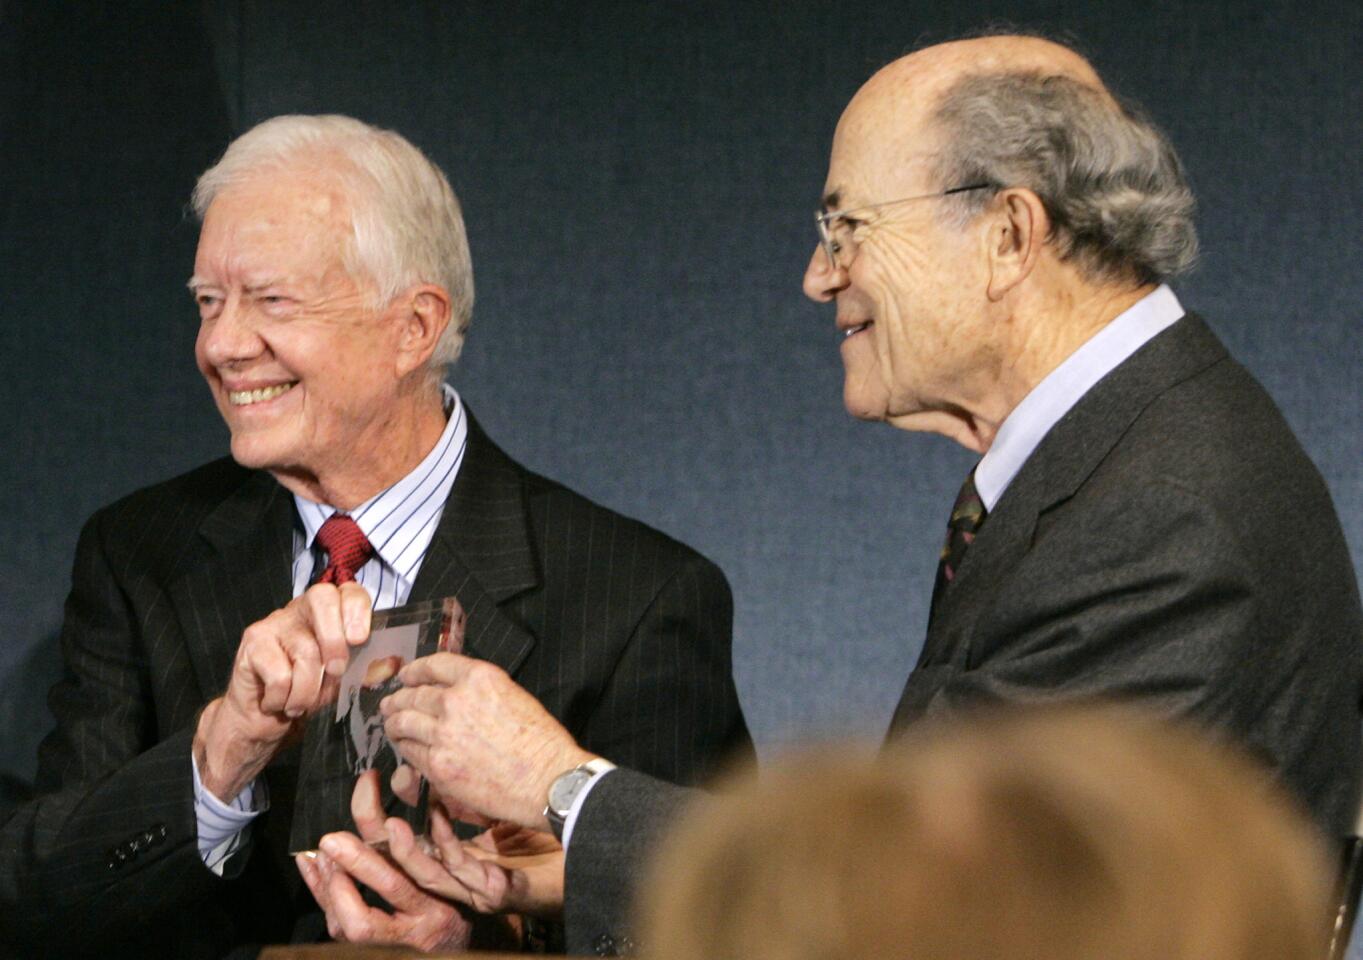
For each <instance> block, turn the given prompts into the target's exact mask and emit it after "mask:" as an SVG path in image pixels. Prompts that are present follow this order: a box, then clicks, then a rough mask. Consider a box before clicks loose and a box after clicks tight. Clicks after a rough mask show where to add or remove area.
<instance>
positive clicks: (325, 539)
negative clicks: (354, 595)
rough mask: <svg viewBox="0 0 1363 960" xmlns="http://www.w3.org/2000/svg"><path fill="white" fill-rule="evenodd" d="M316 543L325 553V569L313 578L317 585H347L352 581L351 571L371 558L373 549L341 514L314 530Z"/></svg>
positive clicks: (354, 524) (356, 525)
mask: <svg viewBox="0 0 1363 960" xmlns="http://www.w3.org/2000/svg"><path fill="white" fill-rule="evenodd" d="M317 542H318V543H320V544H321V545H322V549H323V550H325V551H326V552H327V568H326V569H325V570H323V571H322V575H321V576H320V577H318V578H317V582H318V583H334V584H337V585H338V586H339V585H340V584H342V583H349V582H350V581H352V580H354V579H355V571H356V570H359V569H360V567H362V566H364V564H365V561H366V560H368V559H369V558H370V557H372V556H373V555H374V546H373V544H371V543H370V542H369V538H368V537H366V536H365V535H364V531H363V530H361V529H360V525H359V524H357V523H356V522H355V521H354V520H352V519H350V517H348V516H346V515H345V514H343V513H333V514H332V515H331V516H330V517H328V518H327V522H326V523H324V524H322V528H321V529H320V530H318V531H317Z"/></svg>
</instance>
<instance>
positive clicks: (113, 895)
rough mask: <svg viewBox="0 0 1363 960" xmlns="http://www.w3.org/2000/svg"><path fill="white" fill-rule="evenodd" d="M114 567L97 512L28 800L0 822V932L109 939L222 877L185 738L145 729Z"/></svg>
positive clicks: (129, 623) (186, 734)
mask: <svg viewBox="0 0 1363 960" xmlns="http://www.w3.org/2000/svg"><path fill="white" fill-rule="evenodd" d="M113 567H114V564H112V563H111V562H110V559H109V551H108V550H107V549H106V544H105V543H104V536H103V531H102V529H101V525H100V517H99V516H96V517H95V518H94V519H92V520H91V521H90V523H89V524H87V526H86V528H85V530H84V531H83V532H82V534H81V538H80V542H79V545H78V546H77V550H76V563H75V569H74V573H73V578H72V592H71V595H70V597H69V598H68V600H67V605H66V615H65V619H64V622H63V626H62V632H61V646H62V655H63V659H64V671H63V677H62V679H61V680H60V681H59V682H58V684H57V685H56V686H55V687H54V688H53V690H52V692H51V694H50V697H49V703H50V705H51V708H52V711H53V713H54V715H55V717H56V721H57V726H56V729H55V731H54V732H52V733H51V734H49V736H48V737H47V738H46V739H45V740H44V741H43V744H42V746H41V747H40V749H39V769H38V790H37V793H38V796H37V798H36V799H34V800H31V801H29V802H28V803H27V804H25V805H23V806H21V807H19V808H18V809H17V810H15V811H14V813H13V814H12V815H11V817H10V818H9V820H7V821H6V823H5V824H4V827H3V828H0V912H2V913H3V917H4V922H3V926H4V928H5V929H4V930H3V931H0V932H2V933H3V934H4V936H5V937H6V938H13V939H16V940H20V941H23V940H27V939H37V938H41V940H42V942H43V943H44V944H45V945H47V946H51V945H53V944H55V943H62V942H68V941H69V942H72V943H80V942H94V941H95V940H96V938H117V937H119V936H120V935H121V934H123V933H126V932H129V931H130V930H131V929H132V928H133V926H134V925H136V924H140V923H146V922H147V921H148V920H150V919H151V918H154V917H156V916H157V915H158V914H161V913H164V912H167V911H171V910H173V909H174V908H175V907H176V906H177V904H180V903H185V902H189V901H191V900H193V899H195V898H201V897H203V896H204V895H205V892H206V890H207V889H211V885H212V884H213V883H220V882H221V881H219V880H218V878H216V877H214V876H212V874H210V873H209V871H208V870H207V869H206V868H205V867H204V866H203V862H202V860H200V858H199V854H198V850H197V845H196V832H197V831H196V826H195V820H194V800H193V784H192V776H191V767H190V742H191V738H192V730H182V731H178V732H169V731H167V732H165V733H164V734H161V732H159V731H158V730H157V719H156V716H155V715H154V712H153V709H152V706H151V696H150V689H149V687H150V681H149V677H148V672H149V666H148V663H147V661H146V658H145V656H144V654H143V651H142V643H141V638H140V637H139V635H138V630H137V628H136V626H135V624H134V619H133V617H132V616H131V612H130V604H129V602H128V599H127V595H126V593H125V590H124V587H123V585H122V584H120V583H119V581H118V578H117V577H116V575H115V573H114V569H113ZM158 741H159V742H158ZM130 903H136V904H138V905H139V906H138V909H136V910H129V909H128V906H127V905H128V904H130Z"/></svg>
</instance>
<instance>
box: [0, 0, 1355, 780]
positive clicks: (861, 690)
mask: <svg viewBox="0 0 1363 960" xmlns="http://www.w3.org/2000/svg"><path fill="white" fill-rule="evenodd" d="M176 6H177V5H150V4H148V5H147V6H146V7H145V8H138V7H136V6H134V7H133V8H132V10H133V12H131V13H128V12H126V11H124V12H120V13H107V12H99V11H100V7H99V6H97V5H93V4H91V5H88V6H83V5H73V6H72V7H71V8H70V12H71V15H70V16H68V17H66V18H61V17H56V16H54V15H50V14H42V13H34V12H33V11H35V10H39V9H43V10H46V9H48V7H47V5H37V4H30V5H27V6H25V5H23V4H19V5H17V6H16V5H9V6H6V7H5V8H4V9H5V13H4V16H5V19H6V23H5V27H6V31H7V33H6V38H5V39H6V42H9V43H14V45H15V46H16V47H18V48H21V49H22V50H24V51H26V58H25V59H24V61H23V63H22V65H21V66H18V67H15V66H13V65H11V66H8V67H7V68H6V70H5V72H4V73H3V74H0V76H4V77H5V84H6V87H5V95H6V102H5V105H4V111H3V113H0V116H3V117H4V118H5V122H6V124H7V125H9V124H11V123H14V125H15V128H16V131H17V132H15V135H13V136H11V133H12V131H11V130H6V131H5V137H4V141H5V142H4V144H3V146H0V149H3V156H4V160H5V166H4V170H3V173H4V183H5V185H6V190H7V194H8V196H7V200H6V203H5V213H4V215H5V221H4V223H5V230H4V234H3V239H0V242H2V243H3V244H4V247H3V253H4V256H3V258H0V275H2V276H3V281H4V282H3V284H0V286H3V288H4V289H3V294H2V295H3V298H4V299H3V301H0V303H3V308H4V317H3V322H4V328H5V330H6V338H7V342H8V343H9V344H10V345H11V349H10V350H9V351H8V353H9V356H10V358H11V359H10V360H9V361H8V363H7V370H6V377H5V378H4V379H5V390H6V391H7V397H8V400H9V404H8V406H9V410H10V411H11V417H10V418H8V419H7V421H6V424H5V427H4V429H5V430H6V431H7V438H8V440H9V444H8V445H9V447H10V449H12V450H16V451H17V454H18V455H17V456H15V457H12V458H10V460H9V462H8V463H7V464H6V466H5V468H4V470H5V472H4V473H3V474H0V479H3V484H4V489H3V492H4V494H5V495H6V496H7V499H8V500H9V502H12V503H16V504H17V505H18V507H19V509H20V515H21V517H22V518H23V522H22V523H21V524H20V525H19V527H18V529H17V530H14V531H12V532H11V534H10V535H9V537H10V542H11V543H12V544H14V545H15V546H14V547H12V548H11V550H10V551H7V552H6V554H5V556H4V557H3V558H0V582H3V583H4V587H3V589H4V590H5V596H4V602H3V608H2V609H0V617H2V618H3V619H2V620H0V626H3V628H4V631H5V634H4V636H5V639H4V640H3V642H2V643H0V689H3V691H4V692H3V694H0V697H2V699H0V723H5V724H6V725H7V726H9V725H11V724H14V723H21V724H23V725H24V729H25V730H26V731H29V732H27V733H25V734H24V735H22V736H20V737H19V738H16V740H15V741H13V742H11V743H7V744H6V745H5V747H3V748H0V767H2V768H3V769H10V770H13V771H15V772H17V773H18V774H19V775H20V776H23V775H26V774H27V772H28V771H29V769H30V765H31V758H30V754H31V749H32V743H31V742H30V740H31V738H32V737H33V736H36V733H37V730H38V726H39V725H38V723H37V722H36V721H35V720H34V719H33V713H34V711H35V710H37V709H38V708H37V704H38V703H39V702H40V699H41V698H40V696H39V695H38V694H37V693H36V692H35V690H36V689H37V687H38V686H41V684H36V683H30V682H27V680H26V678H29V677H33V676H46V675H50V673H51V672H52V669H53V668H52V666H51V662H52V661H51V652H52V648H51V641H52V637H53V635H54V633H55V630H56V627H57V624H58V623H59V617H60V602H61V598H62V595H63V593H64V591H65V588H66V583H67V570H68V567H69V563H70V555H71V550H72V548H73V546H74V541H75V536H76V532H77V530H78V528H79V524H80V522H81V520H82V519H83V517H84V516H86V515H87V514H88V513H89V512H90V510H92V509H93V508H94V507H95V506H97V505H98V504H99V503H102V502H106V501H108V500H109V499H111V498H113V497H114V496H116V495H118V494H120V493H122V492H125V491H127V490H130V489H132V488H134V487H136V486H139V485H142V484H145V483H148V482H151V481H152V480H154V479H157V478H159V477H163V476H166V475H168V474H170V473H172V472H175V471H178V470H180V469H184V468H187V467H189V466H191V465H193V464H194V463H196V462H199V461H201V460H203V459H205V458H207V457H209V456H211V455H213V454H214V453H215V452H217V451H220V450H223V449H225V443H224V438H223V432H222V430H221V428H220V427H219V426H218V425H217V424H216V417H215V415H214V413H213V411H212V408H211V404H210V402H209V400H208V397H207V393H206V391H205V390H204V389H203V388H202V386H201V385H200V384H199V383H198V382H197V378H196V374H195V372H194V369H193V365H192V359H191V356H190V348H191V343H192V338H193V330H194V322H195V321H194V316H193V310H192V308H191V305H190V303H189V300H188V297H187V296H186V295H185V294H184V293H183V292H182V289H181V288H182V284H183V281H184V278H185V277H186V276H187V274H188V272H189V269H190V259H191V256H192V246H193V228H192V225H187V224H184V223H183V222H182V221H181V218H180V205H181V204H182V203H183V201H184V198H185V196H186V194H187V192H188V189H189V186H190V185H191V184H192V180H193V176H194V174H195V172H197V170H198V169H200V168H201V167H202V166H204V165H206V163H207V162H209V161H210V160H211V158H212V157H213V155H215V154H216V153H217V152H219V151H220V150H221V149H222V147H223V146H225V144H226V142H227V140H228V138H229V136H230V131H231V129H232V128H233V125H234V124H236V125H237V126H240V125H241V124H249V123H252V122H255V121H257V120H259V119H262V118H264V117H267V116H270V115H273V114H275V113H280V112H289V111H297V112H323V111H337V112H345V113H352V114H354V115H357V116H360V117H362V118H364V119H366V120H370V121H372V122H375V123H379V124H381V125H385V126H391V127H394V128H396V129H398V130H399V131H401V132H402V133H404V134H405V135H407V136H408V137H410V138H411V139H412V140H413V141H415V142H416V143H418V144H419V145H420V146H422V147H423V148H424V149H425V150H426V151H427V152H428V153H429V154H430V155H431V156H432V157H433V158H434V159H435V160H436V161H437V162H439V163H440V164H441V165H442V166H443V167H444V168H445V169H446V170H447V171H448V173H449V174H450V177H451V180H452V182H453V183H454V185H455V188H456V190H457V191H458V192H459V194H460V196H461V197H462V199H463V201H464V205H465V214H466V217H467V220H468V224H469V232H470V237H471V242H472V245H473V252H474V262H475V272H476V276H477V284H478V306H477V309H476V311H475V319H474V326H473V330H472V333H471V337H470V340H469V345H468V349H467V352H466V355H465V358H464V360H463V361H461V363H460V365H459V367H458V368H457V370H456V372H455V375H454V380H455V382H456V384H457V386H458V387H459V388H460V390H461V391H463V393H464V395H465V396H466V398H467V399H468V400H469V402H470V403H471V404H472V405H473V407H474V409H475V410H476V411H477V412H478V414H479V416H480V417H481V418H482V420H483V421H484V423H485V425H486V426H487V427H488V429H489V430H490V432H492V434H493V435H494V436H495V437H497V438H498V440H499V441H500V442H501V443H503V444H504V445H505V446H506V447H507V448H508V449H509V450H510V451H511V452H512V453H513V454H514V455H516V456H518V457H519V458H521V459H522V460H523V461H524V462H526V463H527V464H529V465H531V466H532V467H534V468H536V469H539V470H541V471H543V472H545V473H548V474H550V475H552V476H554V477H556V478H558V479H561V480H563V481H564V482H566V483H568V484H570V485H572V486H574V487H576V488H578V489H580V490H582V491H583V492H585V493H587V494H588V495H590V496H593V497H595V498H597V499H599V500H601V501H603V502H605V503H607V504H609V505H611V506H613V507H616V508H618V509H621V510H623V511H625V512H627V513H630V514H633V515H635V516H638V517H640V518H642V519H644V520H646V521H648V522H650V523H653V524H655V525H657V526H660V527H662V528H663V529H665V530H667V531H669V532H671V533H673V534H674V535H676V536H678V537H680V538H682V539H684V540H686V541H688V542H690V543H692V544H694V545H696V546H697V547H699V548H700V549H702V550H703V551H705V552H706V553H707V554H709V555H710V556H712V557H713V558H714V559H716V560H717V561H718V562H719V563H720V564H721V565H722V566H723V567H724V569H725V570H726V571H727V573H728V575H729V577H730V579H731V581H732V584H733V587H734V592H735V596H736V601H737V623H736V630H737V635H736V637H737V638H736V656H737V664H736V669H737V672H738V676H739V683H740V689H741V692H742V695H743V699H744V704H745V707H746V709H747V711H748V714H749V716H750V719H751V722H752V725H753V728H754V732H755V734H756V735H757V737H758V740H759V743H760V745H761V747H762V748H763V752H764V753H767V754H769V753H770V752H771V751H773V750H775V749H778V748H779V746H780V744H781V743H782V742H784V741H788V740H790V739H793V738H796V737H799V736H806V735H812V734H825V733H833V732H861V733H868V734H871V735H878V734H879V733H880V732H881V731H882V730H883V728H884V725H885V723H886V722H887V720H888V717H889V714H890V711H891V708H892V706H893V703H894V700H895V698H896V697H897V695H898V692H899V689H900V686H901V684H902V681H903V678H904V676H905V675H906V674H907V672H908V670H909V668H910V666H911V665H912V663H913V660H914V658H915V656H916V654H917V649H918V645H919V642H920V638H921V635H922V631H923V626H924V623H925V619H926V608H927V603H928V597H929V594H930V591H931V578H932V571H933V568H934V564H935V554H936V550H937V546H938V544H939V539H940V529H941V526H942V523H943V520H944V515H945V512H946V510H947V507H948V505H949V503H950V500H951V497H952V495H953V494H954V491H955V489H956V486H957V484H958V483H959V481H960V478H961V476H962V475H963V474H964V472H965V471H966V470H967V469H968V468H969V465H970V463H971V461H972V458H971V457H970V456H969V455H968V454H966V453H965V452H964V451H962V450H959V449H958V448H955V447H954V446H953V445H951V444H950V443H948V442H946V441H944V440H941V439H939V438H934V437H927V436H921V435H920V436H909V435H905V434H901V433H898V432H896V431H893V430H891V429H889V428H886V427H880V426H869V425H864V424H860V423H856V422H853V421H852V420H850V419H849V418H848V417H847V416H846V415H845V414H844V413H843V412H842V410H841V403H840V397H841V365H840V362H839V359H838V355H837V343H836V340H835V337H834V335H833V330H832V318H831V315H830V313H829V311H828V310H826V309H820V308H818V307H816V306H814V305H813V304H810V303H809V302H808V301H806V300H804V298H803V297H802V296H801V294H800V286H799V282H800V275H801V271H802V269H803V265H804V262H805V260H806V258H807V257H808V255H809V253H810V251H811V249H812V246H813V229H812V224H811V223H810V219H811V211H812V209H813V206H814V205H815V202H816V200H817V196H818V192H819V188H820V186H821V185H822V180H823V174H824V164H825V162H826V155H827V149H828V145H829V140H830V138H831V135H832V130H833V126H834V124H835V123H836V121H837V117H838V114H839V112H840V111H841V109H842V107H843V106H844V105H845V103H846V101H847V99H848V98H849V97H850V95H851V94H852V92H853V91H854V90H855V89H856V88H857V86H858V85H859V84H860V83H861V82H862V81H863V80H864V79H865V78H866V77H867V76H868V75H869V74H870V73H871V72H872V71H873V70H874V69H875V68H876V67H877V66H878V65H880V64H881V63H883V62H885V61H886V60H888V59H890V58H892V57H893V56H895V55H896V54H897V53H899V52H902V51H904V50H905V49H907V48H908V47H910V46H912V45H913V44H914V43H915V42H916V41H917V40H918V39H919V38H930V39H940V38H943V37H945V36H948V35H951V34H953V33H956V32H958V31H961V30H965V29H969V28H972V27H977V26H979V25H981V24H982V23H984V22H986V21H988V20H989V19H990V18H992V17H995V16H998V15H1000V14H1006V15H1008V16H1009V17H1011V18H1013V19H1014V20H1015V21H1017V22H1020V23H1022V24H1024V25H1033V26H1041V27H1047V28H1050V29H1058V30H1069V31H1072V32H1073V33H1074V34H1075V35H1076V36H1077V37H1078V38H1079V39H1080V40H1081V42H1082V44H1083V46H1084V47H1085V49H1086V50H1087V51H1088V52H1089V53H1090V54H1091V55H1092V57H1093V58H1094V60H1095V62H1096V65H1097V66H1098V68H1099V70H1100V71H1102V72H1103V73H1104V74H1105V75H1106V76H1107V77H1108V79H1109V80H1110V81H1111V82H1112V84H1113V85H1114V86H1115V87H1116V88H1117V89H1118V90H1119V91H1120V92H1122V93H1124V94H1126V95H1128V96H1132V97H1134V98H1136V99H1137V100H1140V101H1142V102H1143V103H1144V104H1145V105H1146V106H1147V107H1148V108H1149V109H1150V111H1151V112H1152V113H1153V114H1154V116H1155V117H1156V118H1157V119H1158V120H1159V121H1160V122H1161V123H1162V124H1163V125H1164V126H1165V127H1166V128H1167V129H1168V130H1169V131H1170V133H1171V135H1172V137H1173V139H1174V141H1175V143H1176V145H1177V146H1178V147H1179V149H1180V151H1181V153H1182V155H1183V157H1184V158H1185V161H1186V162H1187V165H1188V167H1189V171H1190V175H1191V177H1192V180H1193V183H1194V186H1195V188H1196V190H1197V192H1198V195H1199V198H1200V200H1201V205H1202V207H1201V218H1200V224H1201V230H1202V236H1203V239H1204V248H1205V251H1206V255H1205V259H1204V261H1203V264H1202V266H1201V267H1200V269H1199V270H1198V272H1197V273H1195V274H1194V275H1192V276H1191V277H1189V278H1188V279H1187V280H1185V281H1184V282H1182V283H1180V284H1179V285H1177V289H1178V291H1179V293H1180V295H1181V296H1182V297H1183V299H1184V301H1185V303H1186V304H1188V305H1189V306H1191V307H1193V308H1195V309H1198V310H1199V311H1201V312H1203V313H1204V314H1205V315H1206V316H1207V317H1208V318H1209V319H1210V321H1211V322H1212V324H1213V326H1214V327H1215V328H1216V329H1217V330H1218V332H1220V333H1221V334H1222V335H1223V337H1225V339H1226V340H1227V341H1228V342H1229V344H1230V345H1231V347H1232V349H1233V350H1234V351H1235V352H1236V353H1237V355H1238V356H1239V357H1240V359H1241V360H1242V361H1243V362H1245V363H1246V364H1247V365H1248V366H1249V367H1250V368H1251V369H1252V370H1254V371H1255V373H1256V374H1258V375H1259V376H1260V377H1261V378H1262V379H1263V380H1264V382H1265V383H1266V385H1267V386H1268V387H1269V389H1270V391H1271V392H1272V393H1273V394H1274V396H1275V397H1276V398H1277V399H1278V401H1279V403H1280V404H1281V405H1282V407H1283V408H1284V410H1285V412H1286V414H1287V416H1288V418H1289V419H1290V420H1291V422H1292V423H1293V424H1294V425H1295V426H1296V428H1297V429H1298V431H1299V433H1300V435H1301V437H1302V439H1303V441H1304V443H1305V444H1306V446H1307V447H1308V449H1309V451H1310V452H1311V454H1312V456H1313V457H1314V458H1315V460H1316V462H1317V463H1318V464H1319V465H1320V466H1321V469H1322V471H1323V472H1324V473H1325V475H1326V478H1327V480H1328V482H1329V483H1330V486H1331V489H1332V491H1333V493H1334V495H1335V498H1336V501H1337V502H1338V503H1339V505H1340V509H1341V513H1342V515H1343V519H1344V523H1345V526H1346V532H1347V535H1348V538H1349V542H1350V544H1351V547H1352V548H1353V551H1354V556H1355V558H1358V557H1360V556H1363V510H1361V509H1360V507H1363V466H1361V465H1360V463H1361V460H1363V458H1360V457H1359V455H1358V451H1359V438H1360V436H1363V429H1361V428H1363V423H1360V420H1361V419H1363V404H1360V395H1359V387H1358V379H1359V375H1360V373H1361V372H1363V342H1361V341H1360V338H1359V336H1358V331H1359V320H1360V304H1363V272H1361V271H1360V270H1359V269H1358V266H1357V264H1358V260H1359V256H1360V253H1363V249H1361V248H1360V241H1359V234H1358V228H1357V222H1358V220H1359V214H1360V213H1363V203H1360V188H1359V183H1360V181H1361V180H1363V177H1361V176H1360V175H1361V174H1363V169H1360V166H1361V165H1363V160H1360V158H1363V120H1360V113H1363V112H1361V111H1359V110H1357V90H1358V89H1359V88H1360V81H1363V70H1361V69H1360V66H1359V56H1358V53H1359V51H1360V49H1363V8H1360V6H1359V5H1358V4H1355V3H1343V2H1339V3H1327V2H1318V3H1314V4H1312V3H1286V2H1276V3H1266V4H1257V3H1256V4H1252V5H1251V4H1248V3H1243V4H1242V3H1221V4H1209V3H1200V2H1193V0H1188V2H1185V3H1164V4H1150V3H1136V2H1134V0H1113V2H1108V3H1105V4H1103V5H1101V6H1100V5H1097V4H1093V5H1089V6H1087V7H1084V8H1082V9H1075V8H1074V5H1062V4H1059V3H1046V2H1036V0H1031V2H1018V3H1012V4H1009V5H1006V7H1005V6H1003V5H995V4H991V3H985V2H977V0H964V2H961V3H957V4H953V5H952V9H951V10H950V11H947V10H944V9H943V8H942V6H941V5H938V4H928V3H914V2H898V3H890V2H879V3H864V4H856V3H850V4H849V3H845V2H843V3H832V2H828V3H781V4H776V3H719V2H710V0H705V2H691V3H681V2H677V3H640V4H627V3H530V2H513V3H499V4H479V3H473V2H467V3H429V4H421V3H402V4H399V3H389V4H382V3H377V4H364V5H362V6H363V9H355V7H356V6H358V5H353V4H349V3H310V4H295V3H266V2H261V0H242V2H232V3H223V2H211V3H208V4H206V5H205V7H204V8H203V15H202V17H200V16H199V15H198V13H197V11H195V10H194V9H193V8H192V7H190V8H189V9H190V12H188V13H186V12H184V11H176V10H175V9H174V8H175V7H176ZM139 10H142V12H141V13H139V12H138V11H139ZM168 11H170V12H168ZM73 24H74V28H73V26H72V25H73ZM59 27H61V30H60V31H58V28H59ZM54 31H58V32H54ZM15 37H19V38H20V40H19V41H18V42H15V41H14V38H15ZM16 104H17V106H16ZM36 108H41V109H36ZM12 118H17V119H12Z"/></svg>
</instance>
